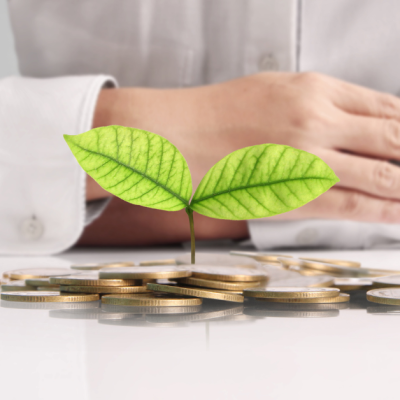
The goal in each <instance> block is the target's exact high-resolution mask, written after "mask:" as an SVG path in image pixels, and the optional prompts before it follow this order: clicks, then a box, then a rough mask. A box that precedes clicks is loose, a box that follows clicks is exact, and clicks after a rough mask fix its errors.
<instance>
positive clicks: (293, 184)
mask: <svg viewBox="0 0 400 400" xmlns="http://www.w3.org/2000/svg"><path fill="white" fill-rule="evenodd" d="M64 138H65V140H66V142H67V143H68V146H69V147H70V149H71V151H72V153H73V154H74V156H75V157H76V159H77V160H78V162H79V164H80V165H81V167H82V168H83V169H84V170H85V171H86V172H87V173H88V174H89V175H90V176H91V177H92V178H93V179H94V180H95V181H96V182H97V183H98V184H99V185H100V186H101V187H103V188H104V189H105V190H107V191H109V192H110V193H112V194H113V195H115V196H118V197H119V198H121V199H122V200H125V201H127V202H129V203H132V204H137V205H139V206H144V207H150V208H156V209H159V210H165V211H178V210H182V209H183V208H184V209H185V210H186V213H187V215H188V216H189V224H190V234H191V250H192V264H194V263H195V235H194V224H193V212H194V211H196V212H197V213H199V214H203V215H206V216H207V217H211V218H219V219H229V220H247V219H254V218H265V217H271V216H272V215H276V214H281V213H284V212H287V211H290V210H293V209H295V208H298V207H301V206H303V205H304V204H306V203H308V202H309V201H311V200H314V199H315V198H316V197H318V196H320V195H321V194H322V193H324V192H325V191H327V190H328V189H329V188H330V187H332V186H333V185H334V184H335V183H336V182H338V181H339V179H338V178H337V176H336V175H335V174H334V172H333V171H332V169H331V168H329V166H328V165H327V164H325V163H324V162H323V161H322V160H321V159H320V158H318V157H317V156H315V155H313V154H310V153H307V152H305V151H302V150H298V149H295V148H292V147H289V146H283V145H277V144H260V145H256V146H250V147H245V148H243V149H240V150H236V151H234V152H232V153H231V154H229V155H227V156H226V157H224V158H223V159H222V160H221V161H219V162H217V163H216V164H215V165H214V166H213V167H212V168H211V169H210V170H209V171H208V172H207V173H206V175H205V176H204V178H203V179H202V181H201V182H200V185H199V187H198V188H197V190H196V192H195V193H194V195H193V197H192V178H191V175H190V171H189V167H188V165H187V163H186V160H185V159H184V157H183V155H182V154H181V153H180V152H179V150H178V149H177V148H176V147H175V146H174V145H173V144H172V143H170V142H169V141H168V140H166V139H164V138H163V137H162V136H159V135H156V134H154V133H151V132H147V131H143V130H139V129H134V128H126V127H123V126H116V125H112V126H106V127H102V128H96V129H92V130H90V131H88V132H85V133H82V134H80V135H76V136H73V135H64Z"/></svg>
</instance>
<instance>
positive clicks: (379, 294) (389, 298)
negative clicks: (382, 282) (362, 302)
mask: <svg viewBox="0 0 400 400" xmlns="http://www.w3.org/2000/svg"><path fill="white" fill-rule="evenodd" d="M367 300H368V301H372V302H373V303H380V304H387V305H393V306H398V305H400V288H387V289H373V290H369V291H368V292H367Z"/></svg>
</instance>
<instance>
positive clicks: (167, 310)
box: [99, 303, 202, 319]
mask: <svg viewBox="0 0 400 400" xmlns="http://www.w3.org/2000/svg"><path fill="white" fill-rule="evenodd" d="M201 310H202V306H201V305H198V306H179V307H173V306H172V307H171V306H166V307H151V306H150V307H149V306H115V305H112V304H104V303H103V304H102V305H101V311H102V314H101V315H100V316H99V319H122V318H126V317H128V318H129V316H131V315H134V314H170V315H171V314H191V313H198V312H199V311H201Z"/></svg>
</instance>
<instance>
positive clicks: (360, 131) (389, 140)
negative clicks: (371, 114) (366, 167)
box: [331, 113, 400, 160]
mask: <svg viewBox="0 0 400 400" xmlns="http://www.w3.org/2000/svg"><path fill="white" fill-rule="evenodd" d="M337 121H338V122H337V125H336V126H335V127H334V131H332V135H331V136H332V141H331V143H332V145H334V146H335V147H336V148H339V149H341V150H347V151H351V152H353V153H357V154H359V155H366V156H371V157H377V158H381V159H385V160H392V159H396V160H398V159H400V122H398V121H396V120H393V119H383V118H367V117H363V116H356V115H350V114H345V113H342V116H340V117H338V118H337Z"/></svg>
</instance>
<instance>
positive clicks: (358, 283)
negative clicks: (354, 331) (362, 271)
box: [333, 277, 400, 291]
mask: <svg viewBox="0 0 400 400" xmlns="http://www.w3.org/2000/svg"><path fill="white" fill-rule="evenodd" d="M399 278H400V277H399ZM333 286H334V287H337V288H338V289H340V290H342V291H349V290H360V289H371V288H372V280H371V279H369V278H335V280H334V284H333Z"/></svg>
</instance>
